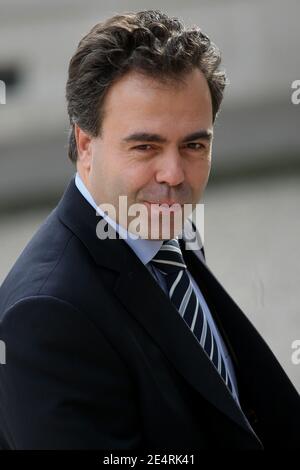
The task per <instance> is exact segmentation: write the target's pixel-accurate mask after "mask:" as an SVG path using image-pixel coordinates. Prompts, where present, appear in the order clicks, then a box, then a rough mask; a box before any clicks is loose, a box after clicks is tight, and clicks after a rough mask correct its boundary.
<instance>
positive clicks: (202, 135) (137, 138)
mask: <svg viewBox="0 0 300 470" xmlns="http://www.w3.org/2000/svg"><path fill="white" fill-rule="evenodd" d="M212 136H213V132H212V131H211V130H210V129H208V130H206V129H200V130H199V131H196V132H193V133H192V134H189V135H186V136H185V137H184V138H183V140H182V142H183V143H186V142H190V141H192V140H198V139H204V140H207V141H210V140H211V139H212ZM122 141H123V142H157V143H161V144H164V143H166V142H168V140H167V139H166V138H165V137H163V136H161V135H159V134H151V133H148V132H134V133H133V134H130V135H128V136H127V137H125V138H124V139H122Z"/></svg>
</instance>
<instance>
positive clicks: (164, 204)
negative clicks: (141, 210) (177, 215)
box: [144, 200, 182, 210]
mask: <svg viewBox="0 0 300 470" xmlns="http://www.w3.org/2000/svg"><path fill="white" fill-rule="evenodd" d="M144 202H145V203H146V204H147V205H148V206H150V207H152V206H154V207H159V208H165V209H173V210H179V209H180V208H181V206H182V204H180V202H177V201H170V200H167V201H144Z"/></svg>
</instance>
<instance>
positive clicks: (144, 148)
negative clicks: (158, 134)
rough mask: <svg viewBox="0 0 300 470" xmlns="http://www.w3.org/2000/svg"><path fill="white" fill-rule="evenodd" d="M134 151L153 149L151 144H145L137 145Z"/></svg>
mask: <svg viewBox="0 0 300 470" xmlns="http://www.w3.org/2000/svg"><path fill="white" fill-rule="evenodd" d="M133 148H134V150H150V149H151V148H152V147H151V145H149V144H143V145H137V146H136V147H133Z"/></svg>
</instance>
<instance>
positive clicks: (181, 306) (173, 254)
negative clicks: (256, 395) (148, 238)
mask: <svg viewBox="0 0 300 470" xmlns="http://www.w3.org/2000/svg"><path fill="white" fill-rule="evenodd" d="M151 263H153V265H154V266H155V267H156V268H157V269H159V271H161V272H162V273H163V274H164V275H165V276H164V277H165V280H166V283H167V288H168V292H169V298H170V300H171V302H172V303H173V304H174V305H175V307H176V308H177V310H178V312H179V313H180V315H181V316H182V317H183V319H184V320H185V322H186V323H187V325H188V326H189V328H190V329H191V331H192V333H193V334H194V335H195V336H196V338H197V340H198V342H199V343H200V345H201V346H202V348H203V349H204V351H205V352H206V354H207V356H208V357H209V358H210V360H211V362H212V363H213V365H214V366H215V368H216V369H217V371H218V372H219V374H220V375H221V377H222V379H223V380H224V382H225V384H226V385H227V387H228V389H229V390H230V392H231V394H232V395H234V392H233V386H232V382H231V379H230V376H229V373H228V370H227V367H226V364H225V362H224V359H223V356H222V354H221V352H220V350H219V348H218V344H217V341H216V339H215V337H214V335H213V332H212V330H211V328H210V326H209V323H208V321H207V319H206V316H205V314H204V312H203V310H202V308H201V305H200V303H199V301H198V298H197V295H196V293H195V291H194V288H193V286H192V283H191V280H190V277H189V275H188V273H187V266H186V264H185V262H184V259H183V256H182V252H181V249H180V246H179V243H178V240H177V239H175V238H173V239H172V240H166V241H164V242H163V244H162V246H161V248H160V250H159V251H158V253H157V254H156V255H155V256H154V257H153V258H152V260H151Z"/></svg>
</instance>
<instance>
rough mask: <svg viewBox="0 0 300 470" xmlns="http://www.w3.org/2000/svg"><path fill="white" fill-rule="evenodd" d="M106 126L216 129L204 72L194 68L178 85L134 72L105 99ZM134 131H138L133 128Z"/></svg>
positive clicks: (115, 86)
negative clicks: (168, 126)
mask: <svg viewBox="0 0 300 470" xmlns="http://www.w3.org/2000/svg"><path fill="white" fill-rule="evenodd" d="M182 80H183V81H182ZM104 108H105V119H104V122H103V125H104V127H109V126H118V130H120V131H121V130H122V129H124V131H125V130H126V131H127V130H128V129H129V128H130V127H131V126H135V125H136V124H139V125H149V126H151V128H152V130H153V131H155V130H156V131H157V130H158V129H159V127H161V126H164V125H169V124H170V123H172V127H174V125H175V123H176V124H177V125H178V126H179V127H184V128H186V129H189V127H190V126H193V125H196V126H197V127H199V126H200V127H203V128H209V127H212V104H211V95H210V90H209V86H208V83H207V80H206V78H205V77H204V75H203V73H202V72H201V71H200V70H198V69H194V70H193V71H191V72H189V73H188V74H186V75H185V76H184V77H183V78H182V79H181V80H178V82H174V81H167V82H163V83H162V82H161V81H159V80H157V79H155V78H152V77H148V76H145V75H142V74H140V73H138V72H135V71H131V72H128V73H127V74H126V75H124V76H122V77H121V78H120V79H119V80H118V81H117V82H116V83H114V84H113V85H112V86H111V87H110V89H109V90H108V92H107V95H106V97H105V103H104ZM133 130H134V129H133Z"/></svg>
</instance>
